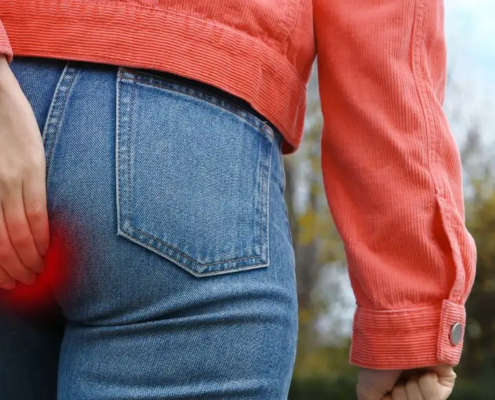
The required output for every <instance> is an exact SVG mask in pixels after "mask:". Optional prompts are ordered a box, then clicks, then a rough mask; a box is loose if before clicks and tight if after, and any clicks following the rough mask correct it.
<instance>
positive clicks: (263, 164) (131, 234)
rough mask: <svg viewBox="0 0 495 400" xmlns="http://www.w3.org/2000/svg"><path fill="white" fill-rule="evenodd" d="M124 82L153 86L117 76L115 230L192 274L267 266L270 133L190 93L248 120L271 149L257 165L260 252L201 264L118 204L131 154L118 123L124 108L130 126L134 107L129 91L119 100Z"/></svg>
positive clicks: (212, 273)
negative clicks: (124, 160)
mask: <svg viewBox="0 0 495 400" xmlns="http://www.w3.org/2000/svg"><path fill="white" fill-rule="evenodd" d="M123 83H128V84H132V83H134V84H136V85H140V86H144V87H147V88H151V89H153V88H155V87H154V86H153V85H149V84H143V83H141V82H136V81H134V80H130V79H124V78H122V74H121V71H120V70H119V73H118V79H117V126H116V128H117V135H116V166H117V168H116V169H117V171H116V173H117V214H118V222H117V225H118V226H117V233H118V234H119V235H121V236H124V237H126V238H128V239H129V240H131V241H133V242H135V243H137V244H138V245H141V246H144V247H145V248H147V249H148V250H151V251H153V252H154V253H156V254H158V255H160V256H162V257H164V258H166V259H168V260H170V261H171V262H173V263H174V264H176V265H178V266H180V267H181V268H183V269H185V270H187V271H188V272H190V273H192V274H193V275H195V276H207V275H217V274H225V273H229V272H235V271H239V270H243V271H244V270H250V269H256V268H262V267H266V266H268V265H269V234H268V230H269V217H268V215H269V201H270V198H269V190H268V189H267V187H268V188H269V183H270V182H269V181H270V174H271V164H272V154H273V139H274V138H273V137H272V136H271V134H270V133H268V134H265V133H266V132H264V131H263V130H261V129H259V128H258V127H256V126H255V125H253V124H252V123H249V121H247V120H246V119H245V118H242V116H239V115H237V114H236V113H234V112H232V111H231V110H229V109H226V108H225V107H221V106H219V105H217V104H215V103H211V102H208V101H205V100H204V99H202V98H198V97H197V96H193V97H194V99H195V100H198V101H201V102H203V103H206V104H208V105H209V106H216V107H217V108H221V109H222V110H226V111H227V112H228V113H229V114H230V115H233V116H236V117H238V118H239V120H240V121H241V122H243V123H248V125H249V126H251V127H252V128H253V129H255V131H256V132H260V133H262V134H263V136H264V137H265V138H266V139H268V142H269V143H270V151H268V152H267V154H266V155H267V156H266V157H261V156H260V167H259V168H260V172H259V179H261V187H260V191H261V193H260V196H261V197H262V199H263V196H264V198H265V199H266V200H265V202H264V203H265V204H264V207H261V210H260V213H261V223H260V243H259V245H260V253H259V254H255V255H252V256H249V257H243V258H237V259H229V260H222V261H217V262H213V263H202V262H200V261H198V260H195V259H194V258H192V257H191V256H188V255H186V254H184V253H183V252H181V251H179V250H178V249H177V248H176V247H175V246H172V245H171V244H169V243H167V242H164V241H163V240H161V239H159V238H157V237H155V236H153V235H150V234H149V233H147V232H144V231H142V230H140V229H139V228H136V227H134V226H132V225H131V220H130V214H131V211H130V209H128V207H125V206H124V205H123V204H120V199H121V197H120V192H121V190H120V189H121V188H120V186H121V185H122V183H123V182H124V181H126V180H127V181H129V180H130V179H131V176H130V173H131V164H130V163H131V157H130V154H127V155H125V154H124V153H123V151H122V146H120V144H121V140H122V136H123V132H122V129H123V127H122V126H121V123H120V122H121V118H122V114H123V111H125V110H126V111H127V115H128V121H127V124H128V125H130V124H131V123H132V106H133V104H134V101H135V99H134V96H132V93H131V97H130V99H128V100H127V101H124V100H122V99H123V98H122V96H121V93H120V92H121V90H120V88H121V85H122V84H123ZM164 89H165V91H169V92H174V93H179V94H182V95H184V97H188V96H187V94H185V93H183V92H181V91H177V90H172V89H168V88H164ZM158 90H160V89H159V88H158ZM121 100H122V101H121ZM122 103H124V104H126V106H127V107H126V108H125V110H124V107H123V105H122ZM129 129H132V126H130V127H129V128H128V130H129ZM270 131H271V129H270ZM126 134H127V137H128V140H127V141H126V142H125V145H127V146H128V149H127V153H128V152H130V151H131V148H130V132H126ZM260 153H263V151H262V148H260ZM122 155H124V156H127V157H128V160H127V172H126V171H122V170H121V168H120V165H119V160H120V158H121V156H122ZM129 194H130V196H132V182H128V198H131V197H130V196H129ZM131 200H132V199H131ZM128 203H129V202H128ZM260 204H263V202H261V201H260ZM124 208H125V209H124ZM263 208H264V209H263ZM136 232H137V233H138V234H141V235H142V236H145V237H148V238H150V239H151V240H153V241H155V242H156V243H157V244H158V245H161V246H160V247H162V248H164V249H167V250H169V251H170V252H172V253H176V254H178V255H179V256H181V257H184V258H185V259H187V260H189V261H191V263H192V264H193V266H194V265H196V266H198V267H201V268H203V270H202V271H196V270H194V269H193V268H191V266H188V265H186V264H184V263H182V262H181V261H180V260H178V259H177V257H176V256H174V255H171V254H167V253H166V252H164V251H163V250H162V249H160V248H155V247H153V246H152V245H151V244H148V243H145V242H143V241H142V240H140V239H139V238H137V237H135V233H136ZM246 260H250V261H251V263H250V264H247V265H241V266H235V267H228V268H222V269H215V270H210V271H207V270H208V269H209V267H212V266H215V265H228V264H229V263H234V262H242V261H246Z"/></svg>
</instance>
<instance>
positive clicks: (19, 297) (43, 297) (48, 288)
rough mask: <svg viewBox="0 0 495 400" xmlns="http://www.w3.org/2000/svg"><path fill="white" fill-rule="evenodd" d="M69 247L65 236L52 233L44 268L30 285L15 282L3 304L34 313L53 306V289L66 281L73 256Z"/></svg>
mask: <svg viewBox="0 0 495 400" xmlns="http://www.w3.org/2000/svg"><path fill="white" fill-rule="evenodd" d="M70 247H71V246H69V240H68V239H67V237H66V236H64V235H63V234H61V233H57V234H52V236H51V239H50V247H49V249H48V252H47V254H46V255H45V270H44V271H43V272H41V273H40V274H39V275H38V279H37V281H36V282H35V283H34V284H33V285H31V286H27V285H24V284H21V283H19V282H17V287H16V288H15V289H14V290H11V291H10V292H9V293H7V294H6V296H5V298H4V301H2V302H3V303H4V305H5V306H7V307H10V308H14V309H15V310H19V311H22V312H35V313H38V312H43V311H45V310H47V309H48V308H51V307H53V304H54V303H53V295H52V293H53V290H54V289H55V290H56V291H59V290H60V289H63V288H62V285H64V284H66V283H67V276H68V275H69V274H68V273H67V272H68V271H67V266H68V265H69V264H68V262H69V257H73V256H74V252H73V249H71V248H70ZM71 250H72V251H71ZM2 297H4V296H2Z"/></svg>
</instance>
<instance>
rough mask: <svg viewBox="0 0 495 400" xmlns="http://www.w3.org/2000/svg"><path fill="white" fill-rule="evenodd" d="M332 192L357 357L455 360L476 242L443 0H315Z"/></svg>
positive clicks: (327, 178) (374, 361)
mask: <svg viewBox="0 0 495 400" xmlns="http://www.w3.org/2000/svg"><path fill="white" fill-rule="evenodd" d="M315 4H316V6H317V9H316V11H315V16H316V36H317V43H318V63H319V78H320V90H321V98H322V109H323V115H324V120H325V132H324V135H323V140H322V161H323V174H324V182H325V189H326V193H327V197H328V200H329V204H330V207H331V209H332V214H333V216H334V220H335V222H336V225H337V227H338V229H339V232H340V234H341V236H342V238H343V240H344V243H345V246H346V253H347V258H348V264H349V272H350V277H351V281H352V285H353V289H354V292H355V294H356V298H357V303H358V311H357V313H356V317H355V323H354V336H353V349H352V353H351V361H352V362H353V363H355V364H357V365H360V366H365V367H369V368H384V369H406V368H414V367H422V366H426V365H430V364H441V363H445V364H455V363H457V362H458V360H459V357H460V353H461V349H462V341H461V342H457V343H456V344H453V343H452V342H451V341H450V331H451V329H452V327H453V326H454V325H455V324H456V323H461V324H462V325H464V322H465V311H464V303H465V301H466V298H467V295H468V294H469V291H470V288H471V285H472V282H473V278H474V267H475V258H476V253H475V248H474V243H473V241H472V238H471V236H470V235H469V233H468V232H467V230H466V228H465V226H464V220H463V218H464V204H463V198H462V179H461V164H460V156H459V151H458V149H457V147H456V145H455V143H454V140H453V138H452V135H451V133H450V130H449V126H448V123H447V120H446V118H445V115H444V114H443V111H442V104H441V103H442V101H443V90H444V84H445V40H444V35H443V9H442V1H441V0H419V1H394V2H369V1H367V0H353V1H347V0H336V1H332V2H327V1H324V0H315Z"/></svg>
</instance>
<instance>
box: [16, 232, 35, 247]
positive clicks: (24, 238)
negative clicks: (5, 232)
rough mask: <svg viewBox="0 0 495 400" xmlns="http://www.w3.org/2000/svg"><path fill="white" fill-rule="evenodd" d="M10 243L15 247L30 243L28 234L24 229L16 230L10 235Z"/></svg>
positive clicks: (25, 245)
mask: <svg viewBox="0 0 495 400" xmlns="http://www.w3.org/2000/svg"><path fill="white" fill-rule="evenodd" d="M12 243H13V244H14V246H15V247H22V248H23V247H27V246H29V245H30V243H31V238H30V235H29V234H27V233H26V232H24V231H20V232H17V233H16V234H14V235H12Z"/></svg>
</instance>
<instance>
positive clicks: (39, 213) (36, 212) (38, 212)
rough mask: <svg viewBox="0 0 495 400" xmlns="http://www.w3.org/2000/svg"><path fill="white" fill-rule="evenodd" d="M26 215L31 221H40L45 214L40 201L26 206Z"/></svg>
mask: <svg viewBox="0 0 495 400" xmlns="http://www.w3.org/2000/svg"><path fill="white" fill-rule="evenodd" d="M26 215H27V216H28V218H29V219H30V220H32V221H36V222H39V221H42V220H43V219H44V215H45V208H44V207H43V205H42V204H41V203H32V204H30V205H29V206H27V207H26Z"/></svg>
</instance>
